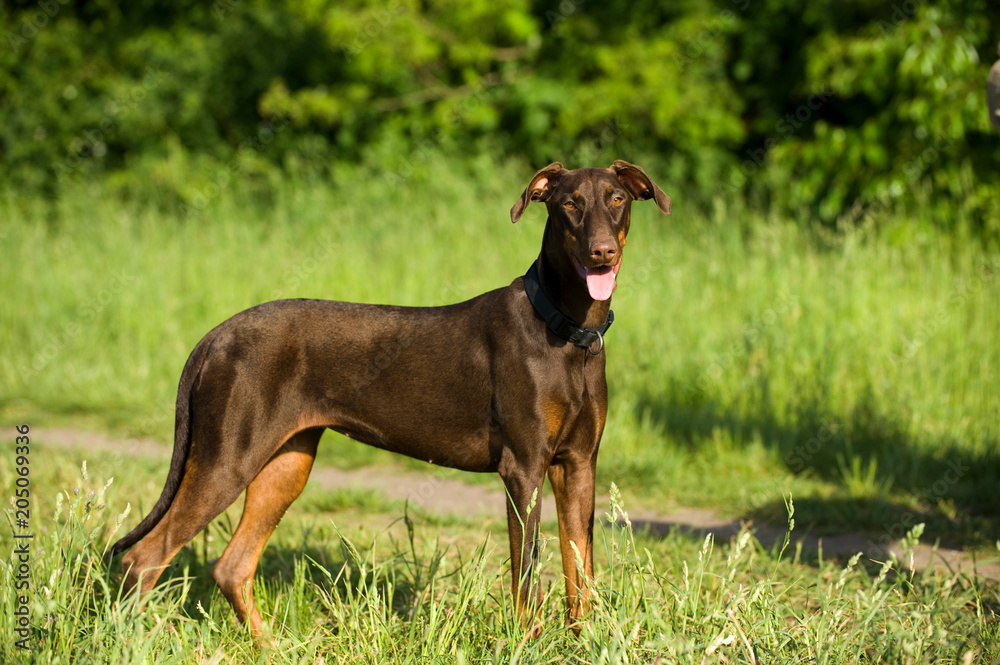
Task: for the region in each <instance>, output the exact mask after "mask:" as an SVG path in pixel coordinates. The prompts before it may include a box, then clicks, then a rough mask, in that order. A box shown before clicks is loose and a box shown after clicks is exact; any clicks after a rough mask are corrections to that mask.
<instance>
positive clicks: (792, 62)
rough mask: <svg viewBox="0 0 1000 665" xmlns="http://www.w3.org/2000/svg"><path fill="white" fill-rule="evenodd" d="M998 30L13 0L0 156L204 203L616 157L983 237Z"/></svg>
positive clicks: (972, 20) (575, 6)
mask: <svg viewBox="0 0 1000 665" xmlns="http://www.w3.org/2000/svg"><path fill="white" fill-rule="evenodd" d="M998 25H1000V8H998V7H997V6H996V4H995V3H991V2H987V1H986V0H949V1H944V2H935V1H922V0H900V1H899V2H887V1H873V0H847V1H844V2H805V1H804V0H803V1H801V2H797V1H795V0H716V1H711V2H700V1H699V2H694V1H691V2H685V1H680V2H643V1H639V2H589V1H588V0H543V1H540V2H539V1H536V2H526V1H523V0H497V1H494V2H468V3H458V2H434V1H432V2H410V1H408V0H386V1H385V2H364V1H362V2H358V1H355V2H350V1H349V2H320V1H309V2H290V3H282V4H281V5H275V4H274V3H268V2H263V1H256V0H213V2H211V3H208V2H183V1H181V2H173V3H162V2H138V3H130V4H124V3H118V2H112V1H109V0H97V1H94V2H69V1H65V0H50V1H48V0H47V1H45V2H36V1H31V2H5V3H4V4H3V10H2V13H0V29H2V33H3V34H4V35H5V38H4V40H3V41H4V44H3V48H2V49H0V59H2V67H0V70H2V73H0V109H2V112H3V123H2V127H0V165H2V168H3V169H4V178H3V180H4V184H5V186H6V187H8V188H10V189H14V190H16V191H17V192H19V193H28V194H34V193H39V194H41V195H44V196H46V197H52V196H60V195H61V193H63V192H64V191H65V190H64V189H63V188H62V187H61V186H60V185H61V184H62V183H63V182H64V181H65V180H67V179H68V180H74V179H92V178H95V177H100V178H105V179H107V180H108V181H109V184H110V186H111V187H112V188H113V189H114V190H116V191H120V192H122V193H124V194H126V195H128V196H129V197H132V198H136V199H141V200H152V201H155V202H156V203H158V204H162V205H168V206H169V205H191V206H198V205H200V204H203V203H204V201H203V200H202V199H203V198H204V197H206V196H207V193H206V192H211V191H212V189H213V186H215V185H218V184H219V181H220V179H225V178H226V175H222V174H220V171H221V172H222V173H225V172H226V171H233V170H234V169H233V168H232V167H231V166H229V165H230V162H231V160H233V159H240V160H241V162H240V166H239V167H238V169H237V170H238V174H233V173H230V174H229V177H230V178H235V177H238V178H239V179H240V180H241V186H245V187H248V188H255V189H257V190H259V192H260V193H261V195H266V193H267V191H268V189H269V187H270V185H271V183H272V182H273V180H274V179H275V178H289V177H290V178H319V179H323V180H326V181H329V180H333V181H336V180H337V177H338V173H339V171H338V168H339V167H340V166H341V165H343V164H363V165H364V166H365V167H366V168H368V169H370V170H371V171H372V172H373V173H376V174H386V173H388V174H392V173H399V174H401V175H406V174H408V173H409V171H411V170H414V169H415V170H420V169H421V168H422V167H423V166H425V162H426V161H427V159H426V157H425V155H426V154H427V153H430V152H434V153H443V154H446V155H448V158H449V161H452V162H458V163H459V164H461V163H462V162H464V161H473V159H474V158H475V157H479V158H482V156H484V155H489V156H490V157H492V158H494V159H501V158H503V157H514V158H516V159H518V160H520V161H521V162H523V163H524V164H525V165H526V168H530V167H538V166H541V165H543V164H545V163H548V162H550V161H555V160H557V159H558V160H561V161H563V162H565V163H567V165H568V166H571V167H575V166H581V165H588V166H589V165H591V164H592V163H601V164H603V163H604V162H606V161H608V160H609V159H613V158H614V157H616V156H620V155H628V156H629V157H630V158H631V159H632V161H634V162H637V163H642V164H644V165H645V166H647V167H648V168H649V169H651V170H652V171H654V172H656V173H658V174H660V177H661V178H662V179H665V180H667V181H668V182H671V183H674V184H675V187H676V188H677V189H678V190H681V191H683V197H682V198H683V200H684V202H685V204H686V205H698V206H702V207H706V206H710V205H711V204H712V201H713V200H715V199H716V198H720V197H721V198H725V199H728V200H732V199H744V200H747V201H749V202H751V203H752V204H753V205H756V206H761V207H765V208H767V209H769V210H773V209H775V208H780V209H783V210H786V211H789V212H792V213H795V214H801V215H803V216H804V217H805V218H808V219H809V220H812V221H820V222H822V223H826V224H831V223H834V222H835V221H836V220H837V219H840V218H842V217H843V216H844V215H845V213H846V212H847V211H850V210H851V209H852V207H854V206H857V205H862V206H864V205H871V204H876V203H877V204H879V205H891V206H893V207H894V208H899V207H905V208H906V209H907V210H908V211H909V212H911V213H912V214H914V215H916V216H918V217H920V218H922V219H924V218H926V219H929V220H933V221H934V222H935V223H937V224H940V225H941V226H944V227H947V228H952V227H954V226H955V225H956V224H958V223H968V224H970V225H971V226H972V227H973V228H976V229H985V230H988V231H990V232H991V233H996V232H997V230H998V227H997V224H998V221H997V220H998V219H1000V207H998V206H1000V197H998V196H997V189H996V186H997V185H996V180H997V179H996V173H997V166H998V159H1000V157H998V152H997V149H996V148H997V145H996V140H995V137H994V136H993V135H992V134H991V129H990V126H989V123H988V121H987V116H986V111H985V102H984V86H985V80H986V74H987V72H988V70H989V67H990V65H991V64H992V62H993V61H994V59H995V58H996V44H997V42H998V41H1000V35H998V29H997V26H998ZM272 134H273V136H272ZM904 192H905V193H906V195H905V196H903V193H904ZM901 199H902V200H901ZM802 221H803V222H804V221H805V219H803V220H802Z"/></svg>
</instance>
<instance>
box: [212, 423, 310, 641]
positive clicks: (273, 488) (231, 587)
mask: <svg viewBox="0 0 1000 665" xmlns="http://www.w3.org/2000/svg"><path fill="white" fill-rule="evenodd" d="M323 429H324V428H322V427H314V428H311V429H305V430H302V431H300V432H298V433H297V434H295V435H293V436H292V437H291V438H289V439H288V441H286V442H285V444H284V445H283V446H281V448H279V449H278V451H277V452H276V453H275V454H274V456H273V457H271V459H270V461H268V462H267V464H265V465H264V468H263V469H261V470H260V473H258V474H257V477H256V478H254V480H253V482H251V483H250V485H249V486H248V487H247V496H246V503H245V505H244V507H243V517H242V518H240V524H239V526H238V527H237V528H236V533H235V534H233V539H232V540H231V541H229V545H228V546H227V547H226V551H225V552H223V553H222V557H220V558H219V561H218V562H217V563H216V564H215V568H214V570H213V571H212V576H213V577H214V578H215V582H216V583H217V584H218V585H219V588H220V589H222V593H223V595H224V596H225V597H226V599H227V600H228V601H229V603H230V604H231V605H232V606H233V609H234V610H236V616H237V617H239V619H240V621H243V622H246V621H249V622H250V630H251V633H252V634H253V636H254V637H255V638H259V637H260V635H261V631H260V625H261V618H260V613H259V612H258V611H257V607H256V606H255V605H254V601H253V576H254V573H255V572H256V570H257V561H258V560H259V559H260V555H261V552H262V551H263V550H264V545H265V543H267V539H268V538H270V536H271V533H272V532H274V529H275V527H277V526H278V522H280V521H281V518H282V516H283V515H284V514H285V511H286V510H288V507H289V506H290V505H292V502H293V501H295V499H296V498H297V497H298V496H299V494H300V493H301V492H302V488H303V487H305V485H306V481H307V480H308V479H309V471H310V470H311V469H312V465H313V460H314V459H315V458H316V446H317V444H318V443H319V439H320V437H321V436H322V434H323Z"/></svg>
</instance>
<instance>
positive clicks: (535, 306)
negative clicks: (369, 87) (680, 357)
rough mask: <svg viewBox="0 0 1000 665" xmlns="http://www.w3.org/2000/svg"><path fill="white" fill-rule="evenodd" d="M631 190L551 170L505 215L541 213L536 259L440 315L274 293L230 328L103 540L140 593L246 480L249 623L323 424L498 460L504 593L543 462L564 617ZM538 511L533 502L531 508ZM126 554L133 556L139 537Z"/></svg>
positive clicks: (528, 589) (399, 447)
mask: <svg viewBox="0 0 1000 665" xmlns="http://www.w3.org/2000/svg"><path fill="white" fill-rule="evenodd" d="M634 199H639V200H646V199H654V200H655V201H656V204H657V206H658V207H659V208H660V210H661V211H663V212H664V213H665V214H669V212H670V198H669V197H668V196H667V195H666V194H664V193H663V192H662V191H661V190H660V188H659V187H657V186H656V184H655V183H654V182H653V181H652V180H651V179H650V178H649V176H647V175H646V174H645V172H644V171H643V170H642V169H641V168H639V167H638V166H633V165H632V164H629V163H627V162H623V161H616V162H615V163H614V164H613V165H612V166H611V168H608V169H577V170H573V171H569V170H567V169H565V168H563V166H562V164H559V163H558V162H557V163H554V164H550V165H548V166H546V167H545V168H543V169H542V170H540V171H539V172H538V173H536V174H535V176H534V177H533V178H532V179H531V182H530V183H529V185H528V187H527V189H525V191H524V193H523V194H521V198H520V199H519V200H518V201H517V203H515V204H514V207H513V208H511V211H510V218H511V221H513V222H516V221H517V220H518V219H519V218H520V217H521V213H522V212H524V209H525V207H527V205H528V202H529V201H544V202H545V204H546V206H547V208H548V213H549V214H548V220H547V221H546V224H545V232H544V236H543V240H542V251H541V254H540V256H539V257H538V260H537V261H536V262H535V264H534V265H533V266H532V267H531V269H530V270H529V271H528V273H527V274H526V275H525V276H524V277H518V278H517V279H515V280H514V281H513V282H512V283H511V284H510V286H508V287H505V288H502V289H497V290H495V291H490V292H489V293H485V294H483V295H481V296H478V297H476V298H473V299H472V300H469V301H466V302H463V303H459V304H457V305H449V306H446V307H412V308H410V307H392V306H383V305H359V304H353V303H344V302H334V301H325V300H279V301H275V302H269V303H265V304H263V305H259V306H257V307H253V308H251V309H248V310H246V311H244V312H241V313H239V314H237V315H236V316H234V317H232V318H231V319H229V320H228V321H226V322H224V323H222V324H221V325H219V326H218V327H217V328H215V329H214V330H212V331H211V332H210V333H208V334H207V335H205V337H204V338H203V339H202V340H201V342H199V343H198V345H197V346H196V347H195V348H194V351H192V352H191V356H190V357H189V358H188V361H187V363H186V364H185V366H184V371H183V373H182V374H181V380H180V387H179V390H178V393H177V416H176V431H175V436H174V451H173V457H172V459H171V461H170V471H169V473H168V475H167V481H166V486H165V487H164V488H163V493H162V494H161V495H160V498H159V500H157V502H156V504H155V505H154V506H153V509H152V511H151V512H150V513H149V515H147V516H146V518H145V519H144V520H142V522H141V523H140V524H139V525H138V526H136V527H135V529H133V530H132V531H131V533H129V534H128V535H126V536H125V537H124V538H122V539H121V540H119V541H118V542H117V543H115V545H114V546H113V547H112V550H111V552H112V554H116V553H119V552H123V551H125V550H127V549H129V548H132V549H131V551H129V552H128V554H127V555H125V557H124V560H123V562H122V563H123V567H124V569H125V572H126V577H125V581H124V586H125V588H126V589H127V590H129V589H132V588H134V587H135V586H136V585H141V586H140V593H141V594H142V595H145V594H146V593H147V592H148V591H149V589H150V588H152V586H153V585H154V584H155V583H156V580H157V578H158V577H159V576H160V573H161V572H162V571H163V569H164V568H165V567H166V566H167V564H168V563H169V562H170V560H171V559H172V558H173V556H174V555H175V554H177V552H178V550H180V549H181V547H183V546H184V545H185V544H186V543H187V542H189V541H190V540H191V539H192V538H194V537H195V535H197V534H198V532H200V531H201V530H202V529H204V528H205V526H206V525H207V524H208V523H209V522H210V521H211V520H212V519H214V518H215V517H216V516H218V515H219V514H220V513H221V512H222V511H224V510H225V509H226V508H227V507H228V506H229V505H231V504H232V503H233V501H235V500H236V499H237V497H239V495H240V493H241V492H243V490H246V504H245V507H244V509H243V517H242V518H241V519H240V524H239V527H238V528H237V529H236V533H235V534H233V539H232V540H231V541H230V543H229V546H228V547H226V550H225V552H223V554H222V557H221V558H220V559H219V561H218V563H216V564H215V568H214V570H213V577H214V578H215V581H216V582H217V583H218V585H219V587H220V588H221V589H222V593H223V594H225V596H226V598H227V599H228V600H229V602H230V603H231V604H232V606H233V609H235V610H236V614H237V616H239V618H240V620H241V621H246V620H247V619H249V621H250V626H251V628H252V631H253V633H254V634H255V635H259V634H260V623H261V618H260V614H259V613H258V612H257V609H256V607H255V606H254V602H253V592H252V588H253V586H252V581H253V575H254V571H255V570H256V569H257V561H258V559H259V558H260V554H261V551H262V550H263V549H264V544H265V543H266V542H267V539H268V537H269V536H270V535H271V532H272V531H274V528H275V527H276V526H277V524H278V522H279V521H280V520H281V517H282V515H284V513H285V511H286V510H287V509H288V506H289V505H291V503H292V501H294V500H295V498H296V497H297V496H298V495H299V493H300V492H301V491H302V488H303V487H304V486H305V484H306V479H307V478H308V477H309V471H310V469H311V468H312V464H313V459H314V457H315V454H316V445H317V443H318V442H319V439H320V435H321V434H322V433H323V430H324V429H326V428H329V429H332V430H335V431H337V432H341V433H342V434H345V435H346V436H349V437H351V438H354V439H357V440H359V441H363V442H365V443H368V444H370V445H373V446H376V447H378V448H383V449H385V450H391V451H394V452H397V453H402V454H404V455H409V456H410V457H415V458H417V459H422V460H427V461H433V462H434V463H435V464H438V465H444V466H450V467H454V468H457V469H463V470H466V471H478V472H486V471H496V472H498V473H499V474H500V477H501V478H502V479H503V482H504V485H505V487H506V490H507V494H508V495H509V500H508V503H507V524H508V532H509V536H510V555H511V573H512V575H513V589H514V602H515V605H516V607H517V608H518V610H519V612H521V613H522V616H524V615H525V614H526V613H527V612H528V611H529V610H530V609H531V608H534V607H537V605H538V603H539V601H540V595H541V590H540V587H539V586H538V583H537V581H536V580H535V578H534V576H533V575H532V574H531V573H532V570H533V568H534V566H535V565H536V562H537V555H538V524H539V517H540V510H539V508H538V507H535V508H534V509H533V510H531V511H530V513H529V512H528V506H529V504H530V502H531V500H532V496H533V495H534V494H535V492H536V491H537V492H540V491H541V487H542V484H543V482H544V480H545V473H546V471H548V474H549V479H550V481H551V483H552V488H553V491H554V493H555V499H556V506H557V510H558V516H559V541H560V544H561V548H560V549H561V552H562V561H563V571H564V574H565V577H566V599H567V602H568V605H569V616H570V620H571V621H575V620H576V619H578V618H579V617H581V616H582V615H584V614H585V613H586V612H587V610H588V602H587V598H586V593H585V584H584V580H582V579H581V578H580V576H579V573H578V571H577V566H576V564H575V557H574V551H573V546H572V545H571V543H572V544H575V546H576V549H577V550H578V551H579V553H580V555H581V556H582V558H583V566H584V574H585V575H587V576H588V577H589V576H590V575H592V561H593V527H594V472H595V469H596V465H597V449H598V445H599V444H600V441H601V433H602V431H603V429H604V421H605V416H606V415H607V405H608V401H607V383H606V381H605V377H604V362H605V358H604V353H603V352H602V351H603V347H604V338H603V335H604V332H605V331H606V330H607V327H608V326H609V325H610V324H611V321H612V320H613V317H612V313H611V310H610V298H611V293H612V291H613V290H614V288H615V279H616V276H617V274H618V270H619V268H621V258H622V248H623V247H624V246H625V236H626V234H627V233H628V229H629V212H630V207H631V203H632V201H633V200H634ZM538 505H540V502H539V504H538ZM133 545H134V547H133Z"/></svg>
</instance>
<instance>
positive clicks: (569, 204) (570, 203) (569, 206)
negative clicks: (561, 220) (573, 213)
mask: <svg viewBox="0 0 1000 665" xmlns="http://www.w3.org/2000/svg"><path fill="white" fill-rule="evenodd" d="M563 207H564V208H566V209H567V210H572V209H573V208H575V207H576V205H575V204H574V203H573V202H572V201H567V202H566V203H564V204H563Z"/></svg>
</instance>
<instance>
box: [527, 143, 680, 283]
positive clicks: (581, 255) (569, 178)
mask: <svg viewBox="0 0 1000 665" xmlns="http://www.w3.org/2000/svg"><path fill="white" fill-rule="evenodd" d="M646 199H653V200H654V201H656V205H657V207H658V208H659V209H660V211H661V212H663V214H665V215H669V214H670V197H669V196H667V195H666V194H664V193H663V191H662V190H661V189H660V188H659V187H658V186H657V185H656V183H655V182H653V180H652V178H650V177H649V176H648V175H646V172H645V171H643V170H642V168H641V167H639V166H635V165H634V164H629V163H628V162H624V161H622V160H620V159H619V160H617V161H615V163H614V164H612V165H611V167H610V168H607V169H574V170H572V171H571V170H568V169H566V168H564V167H563V165H562V164H560V163H559V162H555V163H552V164H549V165H548V166H546V167H545V168H543V169H541V170H540V171H538V173H536V174H535V175H534V177H533V178H532V179H531V182H530V183H528V187H527V188H526V189H525V190H524V193H523V194H521V198H520V199H518V201H517V203H515V204H514V207H513V208H511V209H510V221H512V222H516V221H517V220H518V219H520V218H521V214H522V213H523V212H524V209H525V208H527V207H528V203H529V202H530V201H544V202H545V206H546V207H547V208H548V211H549V223H550V224H554V225H555V228H556V229H557V230H558V231H559V236H560V238H559V241H560V242H561V243H562V246H563V250H564V251H565V255H566V256H568V257H570V260H571V261H572V262H573V267H574V268H575V269H576V272H577V274H578V275H579V276H580V279H581V280H582V281H583V282H585V283H586V285H587V290H588V292H589V293H590V297H591V298H593V299H594V300H607V299H608V298H610V297H611V293H612V292H613V291H614V288H615V279H616V277H617V275H618V270H619V269H620V268H621V259H622V248H623V247H624V246H625V236H626V235H628V228H629V222H630V212H631V207H632V201H634V200H639V201H645V200H646Z"/></svg>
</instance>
